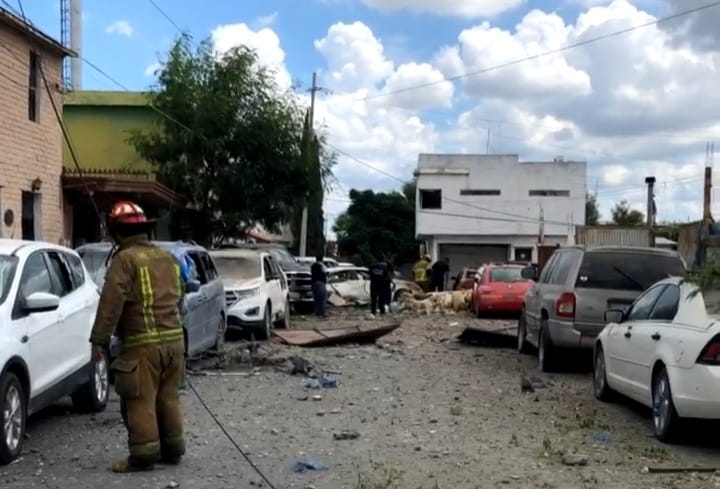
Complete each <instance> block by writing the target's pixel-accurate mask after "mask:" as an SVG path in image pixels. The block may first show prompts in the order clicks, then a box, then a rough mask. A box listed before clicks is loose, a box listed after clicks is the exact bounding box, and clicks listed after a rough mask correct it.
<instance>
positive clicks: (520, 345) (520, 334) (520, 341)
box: [517, 311, 530, 355]
mask: <svg viewBox="0 0 720 489" xmlns="http://www.w3.org/2000/svg"><path fill="white" fill-rule="evenodd" d="M517 351H518V353H523V354H526V355H527V354H528V353H530V345H529V344H528V342H527V323H526V320H525V312H524V311H523V312H521V313H520V318H519V319H518V330H517Z"/></svg>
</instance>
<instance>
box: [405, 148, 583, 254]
mask: <svg viewBox="0 0 720 489" xmlns="http://www.w3.org/2000/svg"><path fill="white" fill-rule="evenodd" d="M416 175H417V188H418V198H417V208H416V211H415V219H416V223H415V224H416V226H415V230H416V231H415V232H416V235H417V236H418V237H420V238H422V237H431V236H437V235H445V236H465V237H467V236H484V237H487V236H490V235H492V236H498V237H499V236H505V237H511V236H533V237H535V240H536V239H537V236H538V233H539V213H540V206H541V205H542V209H543V213H544V220H545V226H544V234H545V235H546V236H551V235H554V236H566V235H567V234H568V233H569V232H572V227H571V224H570V223H573V224H584V223H585V194H586V190H587V189H586V178H587V164H586V163H585V162H569V161H566V162H558V163H555V162H538V163H536V162H519V160H518V156H517V155H434V154H433V155H431V154H421V155H420V156H419V159H418V169H417V173H416ZM421 189H441V190H442V197H443V199H442V208H441V209H432V210H425V209H420V201H421V199H420V197H419V194H420V190H421ZM464 189H466V190H495V189H497V190H500V195H499V196H497V195H488V196H467V195H461V192H460V191H461V190H464ZM530 190H568V191H569V192H570V196H569V197H530V196H529V195H528V193H529V191H530ZM467 216H470V217H467ZM480 218H486V219H480ZM463 242H467V240H463ZM503 242H504V243H509V242H510V241H507V240H505V241H503Z"/></svg>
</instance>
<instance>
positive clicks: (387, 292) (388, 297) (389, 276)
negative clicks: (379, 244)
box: [380, 257, 395, 312]
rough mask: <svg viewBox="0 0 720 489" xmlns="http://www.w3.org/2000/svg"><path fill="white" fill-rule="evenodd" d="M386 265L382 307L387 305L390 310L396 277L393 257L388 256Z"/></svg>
mask: <svg viewBox="0 0 720 489" xmlns="http://www.w3.org/2000/svg"><path fill="white" fill-rule="evenodd" d="M385 265H386V268H385V280H383V286H382V293H381V295H380V303H381V307H386V308H387V312H390V303H391V302H392V286H393V278H395V267H394V266H393V258H392V257H390V258H387V259H386V260H385Z"/></svg>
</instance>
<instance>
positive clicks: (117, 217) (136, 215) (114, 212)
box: [108, 200, 148, 224]
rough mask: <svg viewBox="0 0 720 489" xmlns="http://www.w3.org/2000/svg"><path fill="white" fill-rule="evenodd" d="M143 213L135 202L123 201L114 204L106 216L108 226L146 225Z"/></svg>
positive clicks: (146, 220)
mask: <svg viewBox="0 0 720 489" xmlns="http://www.w3.org/2000/svg"><path fill="white" fill-rule="evenodd" d="M147 222H148V219H147V217H146V216H145V211H143V210H142V208H141V207H140V206H139V205H137V204H136V203H135V202H130V201H129V200H123V201H120V202H118V203H116V204H115V205H114V206H113V207H112V209H111V210H110V214H109V215H108V223H110V224H146V223H147Z"/></svg>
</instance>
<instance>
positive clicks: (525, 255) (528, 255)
mask: <svg viewBox="0 0 720 489" xmlns="http://www.w3.org/2000/svg"><path fill="white" fill-rule="evenodd" d="M532 252H533V250H532V248H515V261H526V262H530V261H532Z"/></svg>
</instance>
